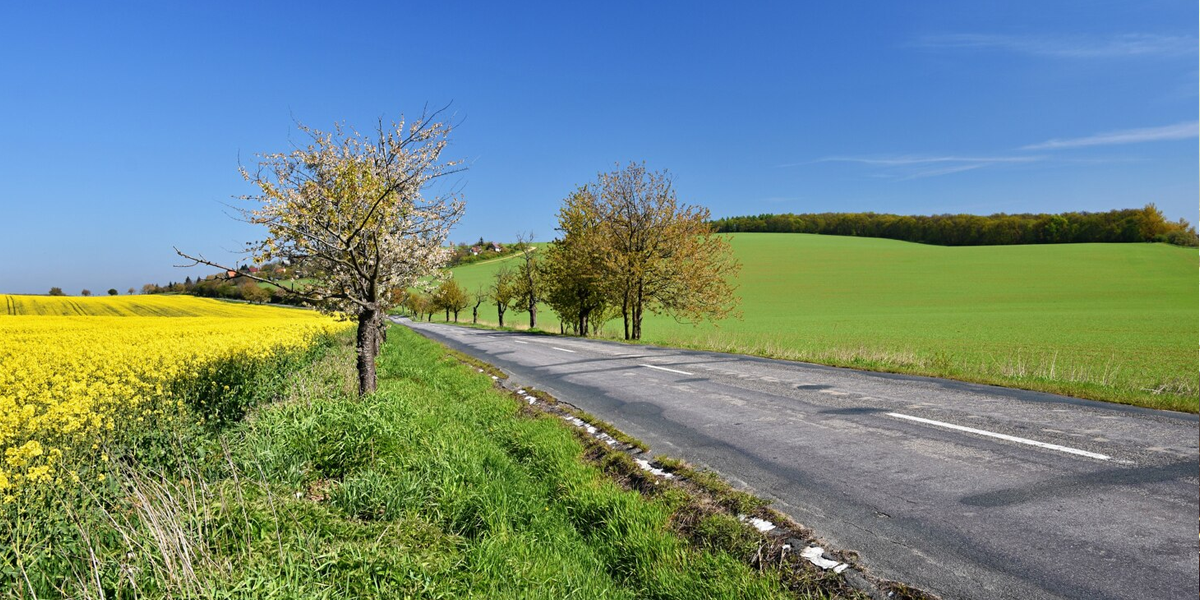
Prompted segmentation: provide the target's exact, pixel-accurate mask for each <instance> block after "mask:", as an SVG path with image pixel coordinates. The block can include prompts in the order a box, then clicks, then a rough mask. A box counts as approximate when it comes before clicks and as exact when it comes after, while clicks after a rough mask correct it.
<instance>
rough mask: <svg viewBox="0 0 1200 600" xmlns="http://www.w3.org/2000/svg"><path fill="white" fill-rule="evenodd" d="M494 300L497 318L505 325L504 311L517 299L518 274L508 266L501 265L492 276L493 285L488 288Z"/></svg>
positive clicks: (502, 325)
mask: <svg viewBox="0 0 1200 600" xmlns="http://www.w3.org/2000/svg"><path fill="white" fill-rule="evenodd" d="M488 291H489V292H490V297H491V300H492V302H495V303H496V318H497V319H498V320H499V321H500V326H501V327H504V313H505V312H507V311H508V309H509V308H510V307H511V306H512V304H513V303H514V302H515V301H516V275H515V274H514V273H513V272H512V270H510V269H509V268H508V266H507V265H506V266H503V267H500V269H499V270H497V271H496V274H495V275H494V276H493V278H492V286H491V288H490V289H489V290H488Z"/></svg>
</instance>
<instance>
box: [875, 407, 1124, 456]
mask: <svg viewBox="0 0 1200 600" xmlns="http://www.w3.org/2000/svg"><path fill="white" fill-rule="evenodd" d="M888 416H889V417H896V418H897V419H907V420H909V421H916V422H918V423H925V424H926V425H936V426H938V427H945V428H947V429H954V430H957V431H965V432H967V433H974V434H977V435H985V436H988V437H993V438H996V439H1001V440H1006V441H1009V442H1016V443H1018V444H1028V445H1030V446H1037V447H1039V448H1047V449H1050V450H1058V451H1059V452H1066V453H1068V454H1077V455H1079V456H1086V457H1088V458H1095V459H1098V460H1112V457H1111V456H1107V455H1104V454H1097V453H1095V452H1088V451H1087V450H1079V449H1076V448H1068V447H1066V446H1059V445H1058V444H1047V443H1046V442H1039V441H1037V440H1029V439H1025V438H1020V437H1017V436H1014V435H1006V434H1003V433H995V432H992V431H984V430H982V429H975V428H973V427H963V426H962V425H955V424H953V423H943V422H941V421H934V420H933V419H922V418H921V417H913V416H910V415H903V414H900V413H888Z"/></svg>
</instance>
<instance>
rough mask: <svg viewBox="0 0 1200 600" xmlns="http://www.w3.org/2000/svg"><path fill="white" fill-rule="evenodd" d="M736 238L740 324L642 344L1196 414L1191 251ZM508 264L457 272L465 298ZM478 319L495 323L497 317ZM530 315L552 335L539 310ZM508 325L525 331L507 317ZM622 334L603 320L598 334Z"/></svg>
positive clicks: (669, 331)
mask: <svg viewBox="0 0 1200 600" xmlns="http://www.w3.org/2000/svg"><path fill="white" fill-rule="evenodd" d="M731 238H732V240H733V247H734V250H735V252H736V254H737V257H738V259H739V260H740V261H741V262H742V265H743V268H742V274H741V277H740V278H739V280H738V283H739V286H740V287H739V289H738V295H739V296H740V297H741V299H742V301H741V311H742V313H743V315H742V318H741V319H740V320H738V319H727V320H725V321H722V322H719V323H716V324H701V325H698V326H691V325H685V324H679V323H676V322H675V321H674V320H673V319H671V318H670V317H665V316H654V317H649V318H648V319H647V321H646V323H645V333H644V338H645V341H646V342H649V343H656V344H665V345H672V346H683V347H692V348H703V349H712V350H720V351H731V352H744V353H749V354H757V355H763V356H774V357H780V358H788V359H795V360H804V361H811V362H818V363H824V364H831V365H838V366H850V367H856V368H864V369H871V370H880V371H895V372H903V373H914V374H922V375H935V376H941V377H950V378H955V379H962V380H967V381H977V382H983V383H993V384H998V385H1005V386H1011V387H1021V388H1026V389H1035V390H1042V391H1049V392H1056V393H1062V394H1069V395H1074V396H1080V397H1085V398H1094V399H1100V400H1109V401H1116V402H1124V403H1131V404H1139V405H1144V406H1153V407H1158V408H1170V409H1174V410H1182V411H1188V412H1196V411H1197V393H1198V390H1197V358H1196V357H1197V354H1196V352H1197V350H1196V347H1194V346H1193V345H1192V344H1194V343H1196V336H1197V303H1198V293H1197V290H1198V288H1197V275H1196V270H1195V269H1196V268H1197V253H1196V250H1195V249H1185V248H1179V247H1174V246H1167V245H1164V244H1060V245H1031V246H974V247H944V246H926V245H921V244H913V243H907V242H898V241H892V240H883V239H873V238H853V237H839V236H820V235H802V234H767V233H763V234H755V233H742V234H733V235H732V236H731ZM511 260H512V259H509V261H498V262H492V263H486V264H479V265H469V266H466V267H461V268H458V269H454V270H453V273H454V277H455V278H456V279H458V280H459V281H460V282H461V283H462V284H463V285H464V286H465V287H466V288H467V289H468V290H474V289H475V288H476V286H477V285H479V284H484V283H486V282H487V281H489V280H490V278H491V275H492V273H494V272H495V271H496V270H497V269H498V268H499V267H500V265H502V264H505V263H508V264H512V265H513V266H515V263H511V262H510V261H511ZM481 315H484V316H486V320H487V321H488V322H489V323H495V317H496V311H495V308H494V307H489V308H488V309H486V310H482V309H481ZM469 316H470V311H469V310H468V311H467V317H468V319H469ZM538 319H539V323H538V325H539V329H543V330H547V331H557V330H558V322H557V320H555V318H554V315H553V313H552V312H551V311H550V310H549V309H548V308H543V309H542V310H540V311H539V315H538ZM505 320H506V321H508V323H506V324H516V325H520V324H521V323H523V322H524V323H527V322H528V321H527V316H526V315H524V314H521V313H515V312H509V314H508V315H506V319H505ZM619 328H620V323H619V321H614V322H610V324H609V325H608V327H607V328H606V329H605V330H604V331H603V332H602V334H603V335H607V336H610V337H612V336H616V335H618V334H619V332H618V330H619Z"/></svg>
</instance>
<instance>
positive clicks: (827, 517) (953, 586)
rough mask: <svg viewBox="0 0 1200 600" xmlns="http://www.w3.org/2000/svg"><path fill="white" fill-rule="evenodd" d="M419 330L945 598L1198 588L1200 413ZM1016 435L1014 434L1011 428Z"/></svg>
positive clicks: (554, 340)
mask: <svg viewBox="0 0 1200 600" xmlns="http://www.w3.org/2000/svg"><path fill="white" fill-rule="evenodd" d="M402 322H403V323H404V324H406V325H408V326H410V327H412V328H414V329H415V330H417V331H418V332H420V333H422V334H424V335H426V336H428V337H431V338H433V339H436V340H439V341H441V342H444V343H446V344H448V345H449V346H451V347H453V348H456V349H458V350H460V351H463V352H466V353H468V354H471V355H473V356H476V357H479V358H481V359H483V360H485V361H487V362H489V363H492V364H494V365H496V366H498V367H500V368H502V369H504V370H505V371H506V372H508V373H510V374H511V376H512V377H513V380H514V381H515V382H516V383H518V384H520V385H526V386H533V387H536V388H540V389H543V390H546V391H548V392H550V393H551V394H553V395H554V396H556V397H557V398H559V399H561V400H564V401H566V402H569V403H571V404H574V405H576V406H578V407H579V408H582V409H583V410H586V411H588V412H590V413H592V414H594V415H596V416H598V417H600V418H602V419H605V420H607V421H609V422H611V423H613V424H614V425H616V426H617V427H618V428H620V429H622V430H624V431H625V432H626V433H629V434H630V435H633V436H635V437H638V438H640V439H641V440H643V441H644V442H646V443H648V444H650V446H651V449H652V450H651V451H652V452H654V453H656V454H668V455H671V456H675V457H679V458H683V459H685V460H688V461H690V462H692V463H694V464H699V465H703V466H706V467H709V468H711V469H713V470H715V471H717V472H719V473H721V474H722V475H723V476H725V477H726V478H727V479H729V480H731V481H732V482H734V483H735V484H739V485H742V486H744V487H746V488H749V489H752V490H754V491H755V492H757V493H758V494H760V495H762V496H765V497H768V498H771V499H773V500H774V501H775V507H776V508H777V509H779V510H780V511H782V512H784V513H786V514H788V515H790V516H792V517H793V518H795V519H796V520H797V521H798V522H800V523H803V524H805V525H807V526H809V527H811V528H813V529H814V530H815V531H816V532H817V533H818V534H819V535H820V536H821V537H822V538H824V539H825V540H827V541H828V542H830V543H831V544H832V545H833V546H834V547H835V548H842V549H850V550H856V551H858V552H859V553H860V554H861V557H862V562H863V563H864V564H865V565H866V567H867V569H868V570H869V571H870V572H872V573H874V574H876V575H879V576H882V577H886V578H891V579H896V580H899V581H903V582H906V583H909V584H912V585H916V586H918V587H920V588H923V589H926V590H928V591H931V592H934V593H937V594H940V595H942V596H943V597H945V598H981V599H984V598H986V599H991V598H1021V599H1027V598H1087V599H1113V600H1117V599H1120V600H1126V599H1133V598H1186V599H1192V600H1194V599H1195V598H1197V596H1198V595H1200V583H1198V570H1200V567H1198V565H1200V544H1198V543H1197V542H1198V535H1197V533H1198V532H1197V516H1198V514H1200V499H1198V497H1200V481H1198V479H1200V478H1198V472H1200V453H1198V452H1200V451H1198V449H1197V440H1198V439H1200V431H1198V428H1197V419H1196V418H1195V417H1194V416H1189V415H1178V414H1174V413H1163V412H1158V411H1149V410H1144V409H1136V408H1129V407H1121V406H1117V405H1110V404H1102V403H1095V402H1088V401H1081V400H1075V399H1071V398H1065V397H1061V396H1053V395H1049V394H1039V393H1033V392H1023V391H1018V390H1008V389H1004V388H996V387H990V386H981V385H973V384H965V383H959V382H953V381H946V380H939V379H930V378H921V377H908V376H898V375H887V374H878V373H866V372H860V371H854V370H849V369H836V368H831V367H822V366H815V365H809V364H802V363H792V362H786V361H776V360H766V359H759V358H753V357H746V356H738V355H731V354H718V353H709V352H694V351H685V350H676V349H670V348H658V347H651V346H631V345H624V344H618V343H612V342H598V341H592V340H583V339H578V338H559V337H550V336H538V335H528V334H522V333H510V332H495V331H484V330H477V329H469V328H464V327H454V326H449V325H441V324H430V323H413V322H411V321H408V320H404V321H402ZM996 436H1008V437H996Z"/></svg>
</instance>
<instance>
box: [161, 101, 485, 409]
mask: <svg viewBox="0 0 1200 600" xmlns="http://www.w3.org/2000/svg"><path fill="white" fill-rule="evenodd" d="M439 113H440V111H436V112H433V113H431V114H430V113H425V114H422V116H421V117H420V118H418V119H416V120H414V121H411V122H407V123H406V122H405V121H404V120H403V119H401V121H399V122H394V123H391V124H390V126H388V125H385V124H384V122H383V121H382V120H381V121H380V122H379V125H378V128H377V130H376V135H374V136H365V135H362V134H360V133H358V132H357V131H354V130H352V129H347V128H346V127H345V126H343V125H341V124H339V125H337V126H335V128H334V130H333V131H330V132H325V131H319V130H317V129H313V128H310V127H305V126H303V125H301V126H300V129H301V131H303V132H304V133H305V134H306V136H307V137H308V143H307V145H305V146H304V147H297V148H296V149H294V150H292V151H291V152H284V153H274V154H260V155H259V165H258V168H257V170H256V171H255V172H250V171H248V170H247V169H245V168H242V169H241V172H242V176H243V177H244V178H245V179H246V180H247V181H249V182H251V183H253V184H254V185H255V186H256V187H257V188H258V193H256V194H251V195H247V196H243V197H242V198H243V199H244V200H246V201H249V202H250V203H251V207H250V208H244V209H239V210H240V213H241V218H242V219H243V220H245V221H246V222H249V223H254V224H257V225H262V226H264V227H265V228H266V230H267V235H266V237H265V238H264V239H262V240H260V241H257V242H252V243H250V244H247V249H248V251H249V254H250V256H251V259H252V260H253V261H254V262H256V263H264V262H267V261H275V260H279V261H284V262H288V263H292V264H302V265H304V268H305V270H306V272H307V273H308V275H309V276H308V277H306V278H304V279H301V280H298V281H297V282H295V283H292V282H283V281H275V280H273V279H270V278H266V277H264V276H262V275H261V274H253V273H241V274H239V275H238V276H240V277H247V278H249V279H252V280H257V281H261V282H265V283H267V284H270V285H273V286H276V287H278V288H280V289H282V290H285V291H286V292H287V293H289V294H294V295H297V296H300V297H302V298H303V299H304V300H305V301H306V303H308V304H310V305H312V306H315V307H317V308H319V309H321V310H322V311H324V312H329V313H340V314H344V315H348V316H350V317H352V318H354V319H356V320H357V323H358V332H357V353H358V390H359V393H360V394H367V393H370V392H373V391H375V388H376V381H377V378H376V372H375V358H376V356H377V355H378V354H379V350H380V342H381V340H382V336H383V325H384V323H383V319H384V315H385V314H386V312H387V309H388V308H390V307H391V303H392V302H393V294H391V291H392V290H395V289H405V288H408V287H413V286H416V285H418V284H419V282H420V281H421V280H422V278H425V277H427V276H430V275H434V274H436V273H437V272H438V270H439V268H440V267H442V266H443V265H444V264H445V263H446V261H447V260H448V259H449V256H450V253H449V251H448V250H446V249H445V245H446V244H445V242H446V237H447V235H448V234H449V231H450V227H451V226H452V225H453V224H454V223H456V222H457V221H458V219H459V217H460V216H461V215H462V212H463V202H462V200H461V198H460V197H459V195H458V194H457V193H456V192H455V191H452V190H451V191H446V192H444V193H440V194H430V193H429V189H428V188H429V184H430V183H431V182H433V181H434V180H435V179H438V178H441V177H444V176H446V175H449V174H451V173H455V172H457V171H459V170H460V168H461V167H460V163H459V162H458V161H452V160H443V159H442V158H441V155H442V152H443V151H444V150H445V148H446V144H447V142H448V140H449V134H450V132H451V129H452V127H451V125H449V124H447V123H444V122H441V121H437V120H436V119H437V117H438V114H439ZM176 252H177V253H178V254H179V255H180V256H183V257H184V258H187V259H189V260H191V261H193V262H192V263H191V264H192V265H197V264H204V265H210V266H214V267H217V268H220V269H224V270H235V269H229V268H228V267H226V266H222V265H220V264H217V263H216V262H212V261H209V260H207V259H205V258H204V257H203V256H192V255H188V254H185V253H183V252H181V251H179V250H178V249H176Z"/></svg>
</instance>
